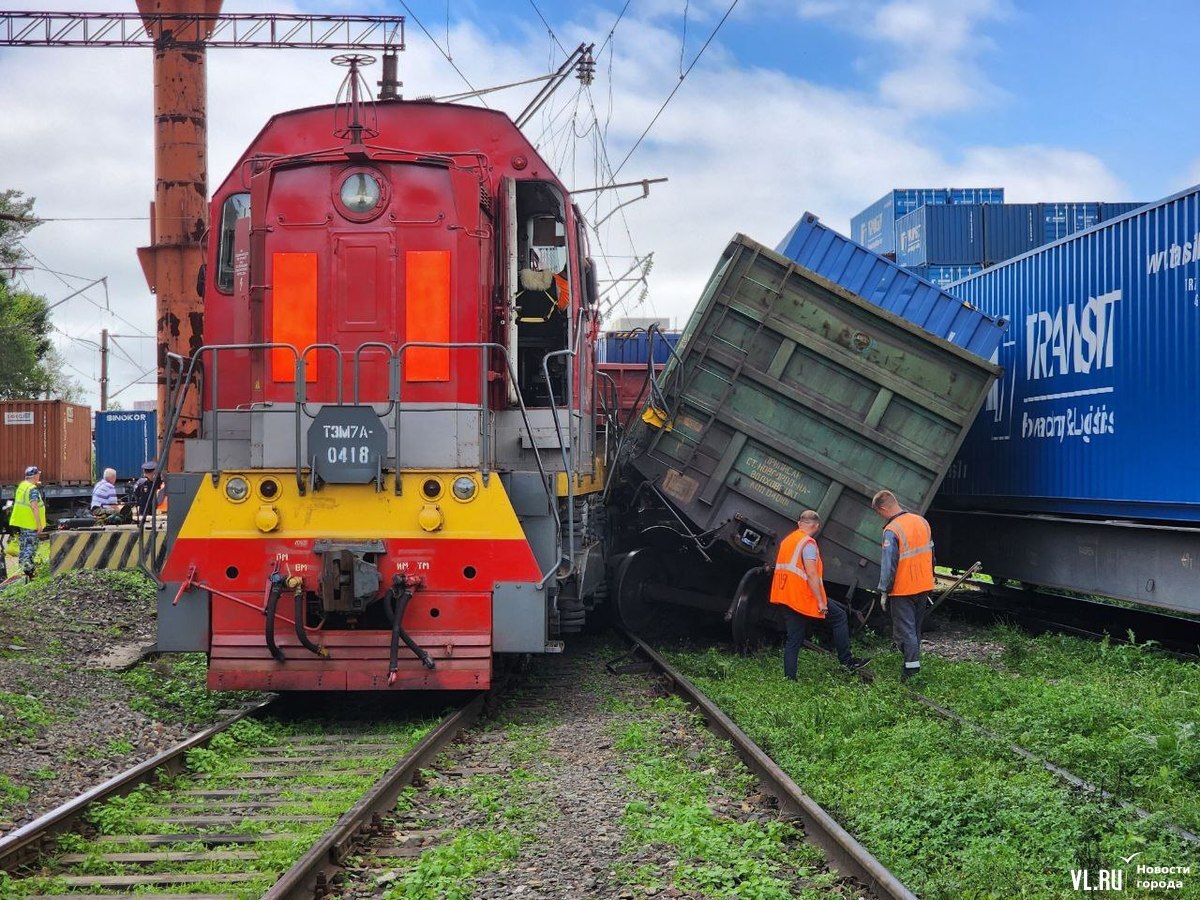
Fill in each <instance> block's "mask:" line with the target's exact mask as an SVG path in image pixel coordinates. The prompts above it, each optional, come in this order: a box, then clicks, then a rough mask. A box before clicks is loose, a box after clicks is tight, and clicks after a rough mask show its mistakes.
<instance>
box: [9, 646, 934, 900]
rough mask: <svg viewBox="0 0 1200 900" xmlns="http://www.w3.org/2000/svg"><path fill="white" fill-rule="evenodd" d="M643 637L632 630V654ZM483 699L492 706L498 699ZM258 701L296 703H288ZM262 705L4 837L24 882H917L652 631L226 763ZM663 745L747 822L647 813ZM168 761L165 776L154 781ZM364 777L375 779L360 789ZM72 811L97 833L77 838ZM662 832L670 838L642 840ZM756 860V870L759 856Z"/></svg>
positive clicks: (556, 890)
mask: <svg viewBox="0 0 1200 900" xmlns="http://www.w3.org/2000/svg"><path fill="white" fill-rule="evenodd" d="M625 646H632V647H633V648H634V649H633V651H631V653H630V654H627V655H626V656H624V657H619V658H617V659H616V660H614V659H613V657H614V656H617V655H618V654H619V653H620V651H621V649H623V648H624V647H625ZM606 663H609V665H608V666H607V668H606ZM621 675H624V676H629V675H633V676H634V677H632V678H630V677H619V676H621ZM665 688H669V689H670V691H672V692H674V693H676V694H678V695H679V696H680V697H682V698H683V699H684V701H685V702H686V703H687V704H688V705H689V706H690V707H691V708H693V709H695V710H696V711H697V715H698V718H696V717H695V716H693V715H692V714H690V713H688V712H687V709H686V707H683V706H682V705H679V706H676V707H662V706H661V702H660V701H658V700H656V699H655V697H657V696H660V695H661V694H662V693H663V690H664V689H665ZM485 700H486V706H488V707H489V708H490V709H491V713H490V714H487V715H483V716H482V717H481V716H480V713H481V710H482V709H483V708H484V707H485ZM673 702H675V703H678V701H673ZM253 713H254V715H257V716H263V715H269V716H270V717H271V721H275V720H277V719H278V718H279V716H278V715H277V714H276V713H274V712H272V711H271V708H269V707H263V708H261V709H255V710H254V711H253ZM701 720H702V721H701ZM239 722H241V723H242V724H241V725H238V723H239ZM255 723H256V720H252V719H250V718H248V717H247V716H245V715H244V716H239V717H237V718H236V719H233V720H229V721H227V722H224V723H222V724H221V726H217V727H214V728H213V729H210V730H209V732H207V733H206V734H205V735H203V736H200V737H198V738H197V739H194V740H193V741H190V742H189V743H188V744H187V745H186V746H182V747H180V748H177V749H176V750H175V751H173V752H172V753H171V754H169V757H170V758H169V759H166V758H164V759H159V760H156V761H152V763H149V764H147V765H146V766H142V767H139V769H140V773H139V774H138V775H137V776H136V777H135V776H134V775H133V774H132V773H127V775H126V776H122V778H121V779H114V782H117V781H120V785H119V786H117V785H110V786H108V788H107V789H106V790H103V791H102V790H99V789H97V791H94V792H92V793H91V794H89V795H88V797H87V798H80V799H79V800H77V801H75V802H74V803H73V804H70V807H71V811H70V813H69V814H68V813H67V812H66V811H65V810H60V811H56V813H55V814H52V815H50V816H47V817H44V819H43V820H39V821H38V822H35V823H32V824H31V825H30V826H28V827H27V828H24V829H22V830H21V832H19V833H16V834H14V835H12V836H10V837H9V838H8V839H7V840H6V841H4V842H2V843H0V869H3V870H4V871H7V872H8V873H9V876H8V877H9V880H8V881H2V880H0V885H3V886H4V888H5V889H6V890H8V893H5V896H9V895H10V894H11V895H13V896H20V897H64V896H68V895H78V892H88V896H92V897H96V896H100V897H109V898H118V897H121V898H123V897H128V896H131V895H132V894H134V893H136V894H137V895H138V896H151V897H156V898H158V900H174V898H182V897H185V896H186V897H188V898H190V900H198V898H199V900H204V898H208V900H216V898H222V900H226V898H238V900H241V898H250V897H268V898H299V897H304V898H309V897H327V898H334V897H337V898H345V900H351V898H360V897H361V898H365V897H379V896H381V895H383V894H382V892H384V891H386V889H387V886H388V885H390V884H391V883H392V882H394V881H407V882H408V883H409V885H410V886H417V887H422V886H423V887H424V888H428V889H429V891H430V893H431V895H438V894H439V893H444V892H446V890H447V888H446V885H445V884H444V883H443V882H441V881H438V879H439V878H443V877H445V876H443V875H442V874H438V873H440V872H442V871H443V869H445V868H446V867H447V866H446V860H451V861H452V862H451V864H450V865H449V868H450V869H455V870H457V871H458V872H459V875H458V876H455V877H461V878H463V879H466V884H468V885H469V888H468V889H469V891H470V895H471V896H478V897H485V898H500V897H510V896H513V895H515V894H520V895H522V896H524V897H533V898H538V897H547V898H548V897H574V896H588V895H597V896H622V894H623V892H625V895H627V896H633V895H634V893H633V891H634V889H635V888H636V889H637V891H638V892H641V890H642V889H646V890H649V889H648V888H647V884H649V883H655V884H660V885H661V889H663V890H665V889H666V888H669V887H671V886H673V885H674V884H676V883H679V884H681V885H682V887H681V888H680V889H681V890H688V889H689V887H690V886H692V882H689V881H688V879H689V878H691V879H693V880H702V879H703V878H715V879H721V878H726V879H728V878H735V877H736V878H742V877H759V878H763V879H769V880H771V881H772V884H774V883H775V882H778V883H779V884H778V885H776V888H775V889H776V890H777V891H778V890H783V891H786V892H788V893H787V894H786V895H790V894H791V892H797V893H798V892H799V891H800V890H802V889H804V888H812V887H813V886H818V887H819V888H820V895H821V896H828V897H837V898H850V897H862V896H871V897H875V898H889V900H891V898H905V900H908V898H912V897H913V896H914V895H913V894H912V893H911V892H909V891H908V890H907V889H906V888H905V887H904V885H903V884H901V883H900V881H899V880H898V879H896V878H895V876H893V875H892V874H891V873H890V872H888V870H887V869H886V868H884V867H883V866H882V865H880V864H879V862H878V861H877V860H875V859H874V858H873V857H872V856H871V855H870V854H869V853H867V851H866V850H865V849H863V847H862V846H861V845H859V844H858V842H857V841H855V840H854V838H853V837H851V836H850V835H849V834H847V833H846V832H845V831H844V830H843V829H841V828H840V826H838V825H837V823H836V822H835V821H834V820H833V819H832V817H830V816H829V815H828V814H827V813H826V812H825V811H824V810H822V809H821V808H820V807H819V806H818V805H817V804H816V803H815V802H813V801H812V800H811V798H809V797H807V796H806V795H805V794H804V792H803V791H801V790H800V789H799V787H798V786H797V785H796V784H795V783H794V782H792V780H791V779H790V778H789V777H788V776H787V774H786V773H785V772H783V770H782V769H780V768H779V766H777V765H776V764H775V763H774V762H773V761H772V760H770V759H769V758H768V757H767V756H766V754H764V753H763V751H762V750H761V749H759V748H758V747H756V746H755V745H754V744H753V743H752V742H751V741H750V740H749V739H748V738H747V737H746V735H745V734H743V733H742V732H741V731H740V730H739V729H738V728H737V726H736V725H734V724H733V723H732V721H731V720H730V719H729V718H728V717H727V716H725V715H724V713H722V712H721V710H719V709H717V708H716V707H715V706H714V705H713V704H712V703H711V701H709V700H708V699H707V698H705V697H704V696H703V695H702V694H700V693H699V691H697V690H696V689H695V688H694V687H693V686H692V685H691V684H690V683H689V682H688V680H687V679H686V678H684V677H683V676H682V675H680V674H679V673H678V672H677V671H676V670H675V669H674V668H673V667H672V666H671V665H670V664H669V663H668V662H667V661H666V660H665V659H663V658H662V657H661V656H659V655H658V654H657V653H656V652H655V651H654V650H652V649H651V648H650V647H648V646H647V645H646V644H644V643H643V642H641V641H639V640H637V639H636V638H632V637H630V638H628V644H624V645H621V644H614V643H612V642H611V641H607V642H606V641H603V640H598V639H594V638H593V639H584V640H581V641H580V642H578V645H577V647H576V648H575V652H569V653H567V654H564V655H563V656H561V657H546V658H536V659H535V660H534V662H533V665H532V670H531V671H529V672H527V673H524V674H518V675H514V676H512V677H511V678H509V679H505V680H503V682H502V686H501V687H499V688H497V689H495V690H493V692H492V693H491V694H489V695H487V696H486V697H485V696H484V695H476V696H475V697H473V698H472V699H471V701H470V702H469V703H465V704H463V705H462V706H461V707H460V708H459V709H457V710H455V711H454V712H453V713H451V714H450V715H448V716H446V717H444V718H443V719H442V720H441V721H440V722H438V723H437V724H436V725H435V726H432V727H429V726H427V727H425V728H422V729H420V731H421V735H422V736H421V737H420V739H419V740H417V739H415V738H416V734H415V732H414V734H413V736H414V740H413V741H412V742H411V746H403V747H402V746H398V745H397V742H396V741H395V740H391V741H381V740H380V738H379V736H378V732H377V731H374V730H370V729H360V730H356V729H353V728H349V727H346V726H345V725H340V724H328V725H327V727H320V728H312V727H311V726H310V725H304V726H295V725H293V726H289V727H288V728H287V729H286V731H287V733H286V734H285V735H283V736H282V737H281V736H280V735H278V734H273V735H272V738H271V740H270V741H260V742H258V743H255V742H254V741H249V742H247V747H246V748H245V749H244V752H240V754H239V753H235V754H234V755H233V756H234V759H235V763H234V765H232V766H214V765H213V764H212V762H211V760H208V758H207V757H206V754H207V753H213V752H215V751H213V749H212V748H213V747H214V746H215V747H217V751H216V752H219V751H220V749H221V745H223V744H228V743H229V738H228V737H224V738H223V737H221V736H222V735H228V734H229V733H230V730H231V729H232V730H234V731H236V730H238V729H239V728H240V729H241V730H242V731H247V732H253V731H254V730H255V728H256V727H257V725H256V724H255ZM704 725H707V726H708V728H709V729H711V731H712V732H713V735H716V736H715V737H714V736H713V735H710V734H708V732H706V731H705V729H704V727H703V726H704ZM630 735H634V736H635V737H636V738H637V739H636V740H632V739H631V738H630ZM722 739H723V740H722ZM631 740H632V742H631ZM644 741H648V742H649V744H648V745H646V746H643V743H642V742H644ZM655 741H663V742H664V743H662V745H661V746H658V745H656V744H655V743H654V742H655ZM725 741H727V742H728V744H726V743H725ZM627 744H628V745H629V746H628V747H627V746H626V745H627ZM639 747H640V748H641V750H640V751H639V750H638V749H637V748H639ZM730 747H732V749H730ZM206 748H208V749H206ZM630 748H633V749H630ZM189 751H190V752H191V754H192V755H191V758H190V763H191V770H190V771H188V772H186V773H184V772H183V771H182V770H183V765H184V760H185V759H187V758H188V756H187V755H188V752H189ZM639 752H642V753H643V754H644V755H643V756H638V753H639ZM722 754H724V755H722ZM735 754H736V756H735ZM164 756H168V755H164ZM726 756H727V757H728V758H726ZM736 757H741V759H742V760H743V761H744V762H745V763H746V766H747V768H748V769H749V770H750V772H753V773H754V775H755V776H757V778H758V780H759V782H760V785H761V786H759V787H755V788H754V789H752V790H751V789H747V788H745V786H744V785H741V786H739V785H740V782H736V779H735V781H734V782H729V783H726V782H724V781H722V777H723V776H724V773H727V772H730V771H736V770H737V769H738V766H737V764H736ZM662 759H671V760H674V761H675V763H677V764H678V765H679V766H680V767H681V768H680V770H679V772H677V773H676V775H675V776H674V777H677V778H680V779H682V782H680V783H683V784H689V785H691V788H690V790H699V795H698V796H697V797H696V798H694V799H695V800H696V802H697V803H698V805H697V806H696V807H695V808H694V809H689V810H687V811H686V812H685V813H680V815H683V817H684V820H686V821H689V822H691V821H694V820H695V819H696V818H697V817H700V818H706V817H707V818H710V819H711V822H709V823H708V824H707V825H706V826H705V827H709V828H711V829H712V830H713V834H714V835H723V834H724V832H723V831H722V829H730V831H729V835H730V836H722V837H716V838H707V839H706V840H705V842H704V846H707V847H710V849H708V850H695V849H694V848H692V849H689V848H688V847H684V846H671V845H670V843H669V840H668V839H667V838H664V837H662V836H661V834H659V832H655V831H654V829H655V828H656V827H659V826H656V825H654V824H653V822H649V823H648V822H647V821H646V820H645V817H646V816H649V817H650V818H651V819H652V818H653V815H654V810H655V809H656V807H658V806H663V807H669V806H671V804H672V803H674V801H675V798H673V797H672V798H668V797H666V796H658V797H657V799H655V796H654V795H653V794H647V793H645V791H647V790H649V788H647V787H646V786H645V785H644V784H643V783H642V782H641V781H639V776H638V774H637V772H639V771H641V769H639V768H638V767H639V766H641V767H642V768H645V767H646V766H647V765H654V766H657V765H658V764H659V762H660V761H661V760H662ZM155 765H157V767H158V768H157V772H158V776H157V781H158V785H159V786H158V787H155V788H153V789H150V788H149V787H146V788H142V789H140V791H139V790H137V789H136V785H137V784H138V783H141V784H146V785H149V784H150V781H151V779H153V778H154V777H155V776H154V772H155V771H156V770H155ZM206 769H208V770H211V771H206ZM697 770H699V771H697ZM168 773H169V774H168ZM745 777H746V778H747V779H748V780H752V779H749V776H748V775H747V776H745ZM355 780H357V781H355ZM362 781H366V782H368V783H369V787H366V788H365V789H364V788H362V787H360V786H355V787H351V786H350V784H351V782H355V783H356V784H357V783H358V782H362ZM409 785H413V786H411V787H410V786H409ZM697 785H699V786H700V787H699V788H697ZM122 790H123V791H127V792H128V791H131V790H132V791H133V793H132V795H131V799H130V800H129V801H128V805H122V802H120V801H118V802H117V803H116V804H115V805H114V804H112V803H111V802H110V803H109V805H108V807H101V808H102V809H107V810H108V812H107V813H104V814H97V813H96V809H97V807H96V804H101V803H104V802H105V800H109V801H111V798H112V797H113V796H115V795H117V794H118V793H119V792H120V791H122ZM670 792H677V793H686V791H685V790H684V789H683V788H679V787H672V788H670V789H669V791H668V793H670ZM143 799H144V800H145V803H143V802H141V801H142V800H143ZM89 804H90V805H89ZM89 810H90V812H89ZM631 810H634V811H637V810H643V811H644V812H643V813H641V814H636V815H635V814H634V813H631ZM119 813H124V816H123V817H122V816H121V815H118V814H119ZM639 815H640V816H641V817H640V818H639ZM81 823H82V824H81ZM772 823H774V824H772ZM73 828H75V829H82V833H79V832H77V833H76V834H72V835H68V836H67V837H61V835H62V834H63V832H66V831H70V830H71V829H73ZM639 829H643V830H644V831H639ZM746 829H750V830H751V831H753V830H754V829H760V831H761V834H763V835H771V836H772V837H771V839H770V840H771V841H772V842H774V843H777V844H778V845H779V846H778V847H777V848H776V850H777V852H778V853H779V854H781V855H780V856H779V857H778V858H771V859H765V858H764V859H761V860H759V859H750V860H746V859H743V858H742V856H743V852H742V851H738V850H736V848H737V847H738V846H739V842H740V841H741V840H743V839H744V836H745V834H746V833H747V831H746ZM755 833H758V832H755ZM644 834H659V837H657V838H653V839H651V838H645V837H644V836H643V837H641V838H638V837H637V835H644ZM663 841H667V843H666V844H663V843H662V842H663ZM710 841H711V846H723V847H730V848H733V849H732V850H731V851H729V852H733V853H734V859H733V860H732V861H731V860H729V859H722V858H720V857H721V853H720V852H717V851H713V850H711V846H710V844H709V843H708V842H710ZM804 842H808V843H809V844H812V845H814V846H816V847H819V848H821V850H822V851H823V852H824V859H823V860H822V858H821V856H820V854H818V853H817V852H816V851H813V850H808V849H805V844H804ZM480 848H482V849H480ZM757 852H758V851H753V852H751V854H750V855H751V856H754V854H755V853H757ZM473 853H474V855H472V854H473ZM706 854H715V855H711V856H709V855H706ZM568 861H569V864H567V863H568ZM746 865H749V866H751V869H752V870H753V869H754V867H755V866H758V874H757V875H754V874H753V873H752V874H751V875H746V874H745V873H744V871H743V870H744V867H745V866H746ZM735 868H736V871H737V872H739V873H741V874H737V875H734V874H732V873H734V872H735ZM431 873H432V874H431ZM696 873H700V874H696ZM704 873H707V874H704ZM714 873H715V874H714ZM0 877H2V876H0ZM656 879H657V881H656ZM697 883H698V882H697ZM439 885H440V887H438V886H439ZM780 886H782V887H780ZM190 892H192V893H190ZM655 892H657V891H655ZM0 893H4V892H3V891H0ZM418 893H420V891H419V890H418ZM399 895H400V894H397V896H399ZM776 895H783V894H778V893H777V894H776Z"/></svg>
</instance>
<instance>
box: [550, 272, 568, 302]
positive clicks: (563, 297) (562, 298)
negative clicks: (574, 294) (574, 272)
mask: <svg viewBox="0 0 1200 900" xmlns="http://www.w3.org/2000/svg"><path fill="white" fill-rule="evenodd" d="M554 286H555V288H557V290H558V300H557V301H556V302H557V303H558V308H559V309H566V308H567V307H568V306H570V305H571V287H570V285H569V284H568V282H567V276H566V275H555V276H554Z"/></svg>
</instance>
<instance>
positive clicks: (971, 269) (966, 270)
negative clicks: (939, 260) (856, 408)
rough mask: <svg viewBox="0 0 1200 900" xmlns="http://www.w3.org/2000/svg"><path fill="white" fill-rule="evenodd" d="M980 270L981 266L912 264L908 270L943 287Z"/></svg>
mask: <svg viewBox="0 0 1200 900" xmlns="http://www.w3.org/2000/svg"><path fill="white" fill-rule="evenodd" d="M982 270H983V266H913V268H912V269H911V270H910V271H912V272H914V273H915V274H916V275H918V276H919V277H921V278H924V279H925V280H926V281H928V282H930V283H931V284H936V285H937V286H938V287H940V288H944V287H946V286H947V285H951V284H954V282H956V281H962V280H963V279H964V278H969V277H970V276H972V275H974V274H975V273H976V272H980V271H982Z"/></svg>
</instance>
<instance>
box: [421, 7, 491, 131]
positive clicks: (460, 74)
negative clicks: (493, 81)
mask: <svg viewBox="0 0 1200 900" xmlns="http://www.w3.org/2000/svg"><path fill="white" fill-rule="evenodd" d="M400 5H401V6H403V7H404V11H405V13H407V14H408V15H409V16H411V17H412V20H413V21H414V22H416V23H417V27H418V28H420V29H421V31H423V32H425V37H427V38H429V41H430V43H432V44H433V46H435V47H436V48H437V51H438V53H440V54H442V56H443V57H444V58H445V60H446V62H448V63H450V65H451V66H452V67H453V68H454V71H455V72H457V73H458V77H459V78H461V79H462V80H463V82H464V83H465V84H466V85H467V87H469V88H470V89H471V91H472V92H474V91H475V90H476V88H475V85H473V84H471V79H470V78H468V77H467V76H466V75H465V74H464V73H463V70H462V69H460V68H459V67H458V64H457V63H455V62H454V60H453V59H452V58H451V57H450V54H449V53H448V52H447V51H446V50H443V49H442V45H441V44H439V43H438V42H437V38H435V37H434V36H433V35H432V34H430V33H429V29H428V28H426V27H425V25H424V23H422V22H421V20H420V19H419V18H417V14H416V13H414V12H413V11H412V10H411V9H410V8H409V6H408V4H407V3H406V2H405V0H400ZM479 102H480V103H482V104H483V105H484V107H485V108H487V109H491V107H490V106H488V105H487V101H486V100H484V99H483V98H482V97H480V98H479Z"/></svg>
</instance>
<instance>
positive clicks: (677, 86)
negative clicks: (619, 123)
mask: <svg viewBox="0 0 1200 900" xmlns="http://www.w3.org/2000/svg"><path fill="white" fill-rule="evenodd" d="M737 5H738V0H733V2H732V3H730V4H729V8H728V9H727V10H725V15H723V16H721V21H719V22H718V23H717V24H716V26H715V27H714V28H713V30H712V32H711V33H710V34H709V35H708V39H707V40H706V41H705V42H704V45H703V46H702V47H701V48H700V50H699V51H698V52H697V53H696V56H695V58H694V59H693V60H692V62H691V64H690V65H689V66H688V67H687V69H686V71H684V72H683V74H681V75H680V76H679V81H678V82H676V84H675V86H674V87H673V88H671V93H669V94H667V99H666V100H664V101H663V102H662V106H660V107H659V108H658V112H656V113H655V114H654V118H652V119H651V120H650V124H649V125H647V126H646V128H645V130H644V131H643V132H642V133H641V135H640V136H639V137H638V139H637V140H636V141H634V142H633V146H632V147H630V148H629V152H628V153H626V154H625V158H624V159H622V160H621V164H620V165H618V166H617V168H616V169H615V170H614V171H613V174H612V178H613V180H614V181H615V180H616V177H617V175H619V174H620V172H621V170H622V169H624V168H625V164H626V163H627V162H629V158H630V157H631V156H633V154H634V152H636V150H637V148H638V147H640V146H641V144H642V141H644V140H645V139H646V135H648V134H649V133H650V129H652V128H653V127H654V125H655V123H656V122H657V121H658V118H659V116H661V115H662V114H663V111H664V110H665V109H666V108H667V106H668V104H670V102H671V100H672V99H673V98H674V97H675V95H676V94H677V93H678V92H679V89H680V88H681V87H683V83H684V81H686V80H687V77H688V75H690V74H691V72H692V69H694V68H695V67H696V63H698V62H700V58H701V57H702V56H704V51H705V50H707V49H708V45H709V44H711V43H712V42H713V39H714V38H715V37H716V36H717V33H718V32H719V31H720V30H721V26H723V25H724V24H725V21H726V20H727V19H728V18H729V16H730V15H731V14H732V13H733V10H734V9H735V8H736V7H737Z"/></svg>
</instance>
